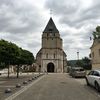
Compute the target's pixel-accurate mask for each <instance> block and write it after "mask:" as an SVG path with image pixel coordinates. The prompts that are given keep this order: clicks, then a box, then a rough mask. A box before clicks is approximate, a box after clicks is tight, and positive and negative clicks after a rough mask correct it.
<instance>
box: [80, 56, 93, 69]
mask: <svg viewBox="0 0 100 100" xmlns="http://www.w3.org/2000/svg"><path fill="white" fill-rule="evenodd" d="M82 62H83V68H84V69H87V70H91V69H92V65H91V60H90V59H89V58H88V57H84V58H83V59H82Z"/></svg>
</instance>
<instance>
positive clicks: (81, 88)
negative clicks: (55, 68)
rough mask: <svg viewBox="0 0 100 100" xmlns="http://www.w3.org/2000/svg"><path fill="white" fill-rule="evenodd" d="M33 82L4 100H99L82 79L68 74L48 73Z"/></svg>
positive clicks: (96, 94) (99, 96) (99, 97)
mask: <svg viewBox="0 0 100 100" xmlns="http://www.w3.org/2000/svg"><path fill="white" fill-rule="evenodd" d="M34 82H35V83H34ZM34 82H33V83H32V84H30V86H29V87H27V89H24V90H23V91H22V92H19V93H16V94H15V95H14V98H13V99H11V98H10V99H6V100H100V93H98V92H96V90H95V89H94V88H92V87H88V86H87V85H86V82H85V80H84V79H79V78H78V79H74V78H71V77H70V76H69V75H68V74H55V73H54V74H48V75H44V76H42V77H40V78H39V79H37V80H36V81H34Z"/></svg>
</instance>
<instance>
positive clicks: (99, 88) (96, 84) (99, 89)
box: [95, 82, 100, 92]
mask: <svg viewBox="0 0 100 100" xmlns="http://www.w3.org/2000/svg"><path fill="white" fill-rule="evenodd" d="M95 88H96V90H97V91H98V92H99V91H100V87H99V84H98V83H97V82H95Z"/></svg>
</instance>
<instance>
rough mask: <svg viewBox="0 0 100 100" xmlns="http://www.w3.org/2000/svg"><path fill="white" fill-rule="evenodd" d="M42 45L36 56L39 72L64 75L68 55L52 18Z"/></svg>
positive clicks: (44, 32)
mask: <svg viewBox="0 0 100 100" xmlns="http://www.w3.org/2000/svg"><path fill="white" fill-rule="evenodd" d="M41 45H42V47H41V49H40V50H39V51H38V53H37V55H36V63H37V65H38V67H37V71H39V72H51V73H63V72H64V71H65V68H66V66H67V58H66V57H67V55H66V53H65V52H64V50H63V41H62V39H61V37H60V33H59V30H58V29H57V27H56V25H55V23H54V21H53V19H52V17H50V19H49V21H48V23H47V25H46V27H45V29H44V31H43V34H42V44H41Z"/></svg>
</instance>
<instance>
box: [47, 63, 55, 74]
mask: <svg viewBox="0 0 100 100" xmlns="http://www.w3.org/2000/svg"><path fill="white" fill-rule="evenodd" d="M47 72H54V64H53V63H48V65H47Z"/></svg>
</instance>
